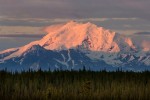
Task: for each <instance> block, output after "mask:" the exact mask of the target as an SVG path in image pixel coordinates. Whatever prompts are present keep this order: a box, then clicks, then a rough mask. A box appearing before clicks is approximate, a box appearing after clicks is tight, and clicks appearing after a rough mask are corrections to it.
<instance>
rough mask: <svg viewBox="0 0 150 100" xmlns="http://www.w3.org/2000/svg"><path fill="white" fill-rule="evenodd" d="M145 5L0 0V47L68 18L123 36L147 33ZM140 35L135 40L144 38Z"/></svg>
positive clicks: (143, 1)
mask: <svg viewBox="0 0 150 100" xmlns="http://www.w3.org/2000/svg"><path fill="white" fill-rule="evenodd" d="M149 5H150V0H0V50H3V49H6V48H9V47H12V46H14V47H17V46H20V45H23V44H26V43H28V42H30V41H32V40H36V39H39V38H40V37H42V36H43V35H44V34H45V32H44V31H43V28H44V27H46V26H48V25H52V24H57V23H65V22H67V21H69V20H76V21H79V22H87V21H89V22H92V23H95V24H97V25H98V26H102V27H105V28H108V29H111V30H113V31H116V32H118V33H121V34H125V35H133V34H134V33H136V32H150V10H149V9H150V6H149ZM144 36H145V34H141V35H139V34H138V38H137V39H140V38H142V39H143V40H144V39H146V40H147V38H144ZM4 37H5V38H4ZM136 37H137V36H136ZM146 37H150V34H149V33H147V34H146ZM23 38H24V39H23ZM148 39H149V38H148ZM8 40H9V41H11V40H12V41H11V42H9V43H8V44H7V42H8ZM14 40H15V41H14ZM17 41H18V42H17ZM5 44H7V46H6V45H5Z"/></svg>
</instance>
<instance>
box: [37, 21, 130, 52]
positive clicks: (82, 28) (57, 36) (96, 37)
mask: <svg viewBox="0 0 150 100" xmlns="http://www.w3.org/2000/svg"><path fill="white" fill-rule="evenodd" d="M47 30H48V31H47V33H48V34H47V35H46V36H45V37H44V38H42V39H41V40H40V41H39V45H40V46H42V47H44V48H45V49H48V50H62V49H72V48H78V47H80V48H84V49H85V48H86V49H88V50H91V51H104V52H119V51H120V50H121V48H120V45H119V44H118V42H119V41H116V40H115V39H116V38H115V37H116V34H117V33H115V32H112V31H110V30H108V29H104V28H102V27H98V26H97V25H95V24H92V23H90V22H87V23H78V22H75V21H69V22H68V23H66V24H65V25H62V26H61V27H58V28H57V29H55V31H54V29H52V28H51V27H50V29H47ZM124 38H126V37H124ZM130 42H132V41H130ZM123 43H124V44H123V45H126V46H127V47H129V48H130V46H131V44H132V43H130V44H128V43H126V41H125V39H124V42H123Z"/></svg>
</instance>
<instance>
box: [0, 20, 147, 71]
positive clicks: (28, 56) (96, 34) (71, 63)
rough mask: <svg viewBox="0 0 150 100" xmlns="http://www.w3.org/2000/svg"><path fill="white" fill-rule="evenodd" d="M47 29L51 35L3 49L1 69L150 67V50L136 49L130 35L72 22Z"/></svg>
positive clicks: (135, 68)
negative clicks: (19, 45)
mask: <svg viewBox="0 0 150 100" xmlns="http://www.w3.org/2000/svg"><path fill="white" fill-rule="evenodd" d="M45 30H46V32H47V33H48V34H47V35H46V36H45V37H43V38H42V39H41V40H39V41H34V42H31V43H29V44H27V45H25V46H22V47H19V48H14V49H9V50H5V51H2V52H0V68H1V69H3V68H8V69H9V70H28V69H29V68H32V69H34V70H36V69H39V68H42V69H43V70H48V69H52V70H54V69H57V68H59V69H77V70H78V69H80V68H82V67H83V66H86V68H87V69H89V68H90V69H91V70H100V69H107V70H115V69H117V68H118V67H119V68H122V69H124V70H130V69H132V70H139V69H140V70H144V69H149V67H147V66H150V63H149V62H150V53H148V52H144V51H137V49H136V47H135V46H134V44H133V42H132V40H131V39H130V38H129V37H126V36H123V35H121V34H117V33H115V32H112V31H110V30H107V29H104V28H102V27H98V26H96V25H94V24H92V23H89V22H88V23H84V24H83V23H77V22H74V21H70V22H68V23H66V24H59V25H53V26H50V27H47V28H46V29H45Z"/></svg>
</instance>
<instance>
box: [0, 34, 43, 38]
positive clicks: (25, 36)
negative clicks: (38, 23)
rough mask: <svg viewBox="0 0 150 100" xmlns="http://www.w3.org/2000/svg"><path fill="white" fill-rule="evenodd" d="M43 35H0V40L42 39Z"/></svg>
mask: <svg viewBox="0 0 150 100" xmlns="http://www.w3.org/2000/svg"><path fill="white" fill-rule="evenodd" d="M43 36H44V35H43V34H6V35H4V34H0V38H10V37H13V38H16V37H19V38H42V37H43Z"/></svg>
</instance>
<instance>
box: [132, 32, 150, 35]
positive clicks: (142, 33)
mask: <svg viewBox="0 0 150 100" xmlns="http://www.w3.org/2000/svg"><path fill="white" fill-rule="evenodd" d="M134 35H150V32H138V33H134Z"/></svg>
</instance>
